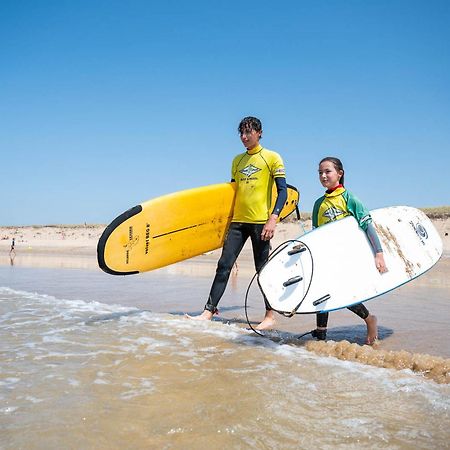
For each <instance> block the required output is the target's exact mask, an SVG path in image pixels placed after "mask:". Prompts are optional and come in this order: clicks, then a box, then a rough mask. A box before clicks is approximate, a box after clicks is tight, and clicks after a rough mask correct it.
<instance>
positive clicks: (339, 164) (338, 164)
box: [319, 156, 345, 186]
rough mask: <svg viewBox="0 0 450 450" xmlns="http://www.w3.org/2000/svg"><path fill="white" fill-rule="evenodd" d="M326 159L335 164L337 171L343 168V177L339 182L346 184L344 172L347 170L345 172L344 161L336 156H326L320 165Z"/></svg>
mask: <svg viewBox="0 0 450 450" xmlns="http://www.w3.org/2000/svg"><path fill="white" fill-rule="evenodd" d="M325 161H330V163H331V164H333V166H334V168H335V169H336V171H337V172H339V171H340V170H342V176H341V179H340V180H339V182H340V183H341V184H342V186H344V173H345V172H344V166H343V164H342V161H341V160H340V159H339V158H335V157H334V156H326V157H325V158H323V159H322V161H320V163H319V166H320V165H321V164H322V163H323V162H325Z"/></svg>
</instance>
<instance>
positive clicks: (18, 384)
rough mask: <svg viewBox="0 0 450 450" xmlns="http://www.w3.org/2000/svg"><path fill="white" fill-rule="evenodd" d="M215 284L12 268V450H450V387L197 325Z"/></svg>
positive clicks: (6, 332)
mask: <svg viewBox="0 0 450 450" xmlns="http://www.w3.org/2000/svg"><path fill="white" fill-rule="evenodd" d="M210 281H211V279H210V273H205V274H203V275H202V276H198V274H197V275H196V276H195V277H192V276H190V275H186V274H184V275H183V274H182V275H180V273H177V272H176V271H175V272H171V271H164V272H161V273H157V272H155V273H154V274H147V275H146V276H138V277H111V276H107V275H106V274H101V273H97V272H95V271H86V270H67V269H66V270H57V269H27V268H18V267H0V431H1V432H0V448H2V449H13V448H14V449H16V448H26V449H44V448H45V449H60V448H95V449H115V448H117V449H119V448H120V449H123V448H133V449H139V448H142V449H149V448H158V449H160V448H161V449H172V448H173V449H198V448H202V447H205V448H209V449H223V448H236V449H240V448H261V449H266V448H267V449H290V448H292V449H299V448H301V449H313V448H314V449H315V448H321V449H336V448H338V449H340V448H342V449H344V448H345V449H410V448H416V449H437V448H439V449H444V448H449V441H450V431H449V428H450V427H449V423H450V420H449V419H450V385H448V384H437V383H435V382H433V381H431V380H428V379H426V378H424V377H422V376H420V375H418V374H414V373H413V372H411V371H409V370H394V369H383V368H377V367H372V366H368V365H363V364H360V363H357V362H352V361H341V360H338V359H335V358H328V357H325V356H321V355H318V354H315V353H314V352H309V351H307V350H306V348H305V347H304V345H301V344H300V343H296V342H295V339H292V338H291V337H292V336H290V335H289V336H288V334H280V335H278V338H277V339H266V338H261V337H259V336H256V335H254V334H253V333H252V332H250V331H248V330H247V329H246V328H245V324H243V323H242V321H240V320H221V321H214V322H208V323H199V322H194V321H190V320H187V319H185V318H184V317H183V314H182V313H183V310H186V305H187V303H188V302H192V301H193V299H195V298H197V297H200V295H201V293H202V292H203V291H204V290H205V289H206V287H208V286H209V283H210ZM245 281H246V282H247V281H248V279H246V280H245ZM246 282H245V283H244V282H240V281H237V282H236V283H235V284H233V282H231V283H230V289H229V291H230V292H229V294H228V295H229V296H230V297H232V296H233V295H235V296H237V297H239V302H241V301H242V298H241V296H242V293H243V291H244V290H245V289H244V288H245V285H246ZM197 303H198V306H201V305H202V302H201V301H200V300H198V301H197ZM237 303H238V302H236V305H234V303H233V302H230V300H229V299H228V301H227V302H225V304H226V305H228V306H226V307H225V309H226V308H228V312H229V313H230V311H233V308H236V310H238V305H237ZM189 312H194V311H192V308H190V309H189ZM236 314H237V317H241V312H239V313H236Z"/></svg>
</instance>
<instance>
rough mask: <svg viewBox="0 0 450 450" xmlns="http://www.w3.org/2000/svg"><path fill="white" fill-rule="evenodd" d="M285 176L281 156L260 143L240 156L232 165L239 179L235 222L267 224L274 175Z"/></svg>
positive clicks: (236, 178)
mask: <svg viewBox="0 0 450 450" xmlns="http://www.w3.org/2000/svg"><path fill="white" fill-rule="evenodd" d="M278 177H283V178H284V177H285V170H284V164H283V160H282V159H281V156H280V155H279V154H278V153H276V152H273V151H271V150H267V149H265V148H263V147H262V146H261V145H258V146H257V147H255V148H253V149H251V150H247V151H246V152H245V153H241V154H240V155H237V156H236V157H235V158H234V160H233V164H232V166H231V178H232V179H233V180H234V181H235V182H236V187H237V190H236V200H235V204H234V214H233V220H232V221H233V222H244V223H266V222H267V219H268V218H269V216H270V213H271V211H269V208H270V205H271V202H272V186H273V182H274V179H275V178H278Z"/></svg>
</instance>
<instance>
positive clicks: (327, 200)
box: [311, 156, 387, 345]
mask: <svg viewBox="0 0 450 450" xmlns="http://www.w3.org/2000/svg"><path fill="white" fill-rule="evenodd" d="M319 179H320V182H321V183H322V186H323V187H324V188H326V192H325V195H323V196H322V197H320V198H319V199H317V200H316V202H315V203H314V208H313V214H312V225H313V228H316V227H320V226H321V225H324V224H326V223H328V222H332V221H334V220H340V219H343V218H344V217H346V216H349V215H352V216H354V217H355V219H356V220H357V221H358V224H359V226H360V227H361V228H362V229H363V230H364V231H365V232H366V234H367V237H368V238H369V242H370V245H371V246H372V248H373V251H374V253H375V265H376V268H377V269H378V271H379V272H380V273H384V272H387V268H386V264H385V262H384V257H383V250H382V248H381V244H380V240H379V239H378V236H377V233H376V231H375V227H374V226H373V225H372V217H371V216H370V213H369V211H368V210H367V209H366V207H365V206H364V205H363V204H362V203H361V202H360V200H359V199H357V198H356V197H355V196H354V195H353V194H352V193H351V192H349V191H347V190H346V189H345V187H344V167H343V166H342V162H341V161H340V160H339V159H338V158H334V157H331V156H327V157H326V158H324V159H322V161H320V163H319ZM348 309H349V310H350V311H352V312H354V313H355V314H357V315H358V316H359V317H361V318H362V319H363V320H364V321H365V322H366V325H367V339H366V344H368V345H372V344H373V343H374V342H375V341H376V340H377V338H378V336H377V333H378V330H377V318H376V317H375V316H374V315H372V314H370V313H369V311H368V310H367V308H366V307H365V306H364V305H363V304H362V303H358V304H357V305H353V306H349V307H348ZM327 323H328V312H324V313H319V314H317V328H316V329H315V330H313V331H312V333H311V334H312V335H313V337H315V338H317V339H318V340H325V339H326V335H327Z"/></svg>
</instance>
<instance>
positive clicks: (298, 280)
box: [283, 276, 303, 287]
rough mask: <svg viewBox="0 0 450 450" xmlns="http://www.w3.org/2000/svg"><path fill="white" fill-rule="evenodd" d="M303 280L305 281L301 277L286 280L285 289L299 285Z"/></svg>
mask: <svg viewBox="0 0 450 450" xmlns="http://www.w3.org/2000/svg"><path fill="white" fill-rule="evenodd" d="M302 280H303V277H301V276H297V277H292V278H289V280H286V281H285V282H284V283H283V286H284V287H288V286H290V285H291V284H295V283H298V282H300V281H302Z"/></svg>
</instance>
